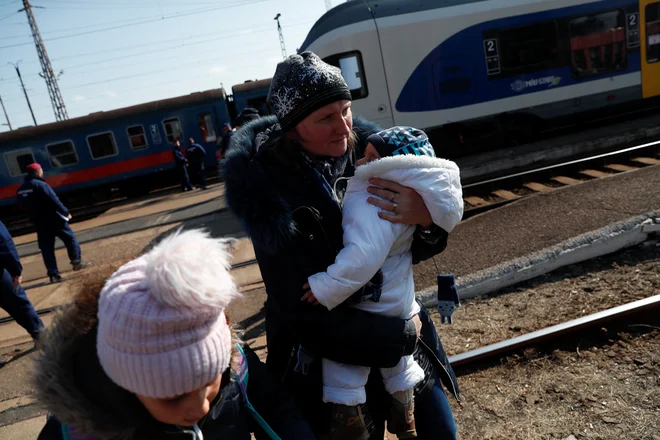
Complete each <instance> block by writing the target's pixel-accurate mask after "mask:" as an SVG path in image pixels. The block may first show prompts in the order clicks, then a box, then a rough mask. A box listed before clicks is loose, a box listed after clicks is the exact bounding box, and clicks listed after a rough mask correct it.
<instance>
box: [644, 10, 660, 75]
mask: <svg viewBox="0 0 660 440" xmlns="http://www.w3.org/2000/svg"><path fill="white" fill-rule="evenodd" d="M644 15H646V62H647V63H657V62H658V61H660V2H657V3H651V4H649V5H646V9H645V10H644Z"/></svg>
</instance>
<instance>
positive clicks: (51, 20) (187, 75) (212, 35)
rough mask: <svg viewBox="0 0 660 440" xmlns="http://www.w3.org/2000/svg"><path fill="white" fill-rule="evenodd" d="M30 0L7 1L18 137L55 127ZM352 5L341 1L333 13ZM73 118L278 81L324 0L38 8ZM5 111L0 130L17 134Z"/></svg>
mask: <svg viewBox="0 0 660 440" xmlns="http://www.w3.org/2000/svg"><path fill="white" fill-rule="evenodd" d="M22 1H23V0H0V97H2V100H3V102H4V104H5V107H6V109H7V114H8V116H9V120H10V122H11V124H12V127H13V128H14V129H16V128H18V127H23V126H28V125H34V124H33V122H32V117H31V115H30V111H29V109H28V105H27V102H26V100H25V97H24V95H23V91H22V89H21V87H20V83H19V81H18V77H17V74H16V70H15V69H14V67H13V66H12V65H10V64H9V63H10V62H11V63H16V62H18V61H19V60H22V62H21V63H20V64H19V68H20V70H21V75H22V77H23V81H24V82H25V87H26V89H27V91H28V95H29V97H30V103H31V104H32V108H33V110H34V114H35V117H36V119H37V123H38V124H45V123H49V122H54V121H55V116H54V114H53V110H52V107H51V105H50V99H49V96H48V90H47V88H46V83H45V81H44V80H43V79H42V78H41V77H40V76H39V73H40V72H41V67H40V65H39V59H38V57H37V52H36V48H35V46H34V43H33V40H32V37H31V34H30V28H29V26H28V23H27V18H26V14H25V12H21V13H16V11H17V10H18V9H21V8H22V7H23V5H22ZM343 2H344V0H333V1H332V4H333V6H336V5H337V4H339V3H343ZM31 4H32V5H33V6H34V7H36V6H43V7H44V8H45V9H36V8H35V9H33V11H34V12H35V17H36V20H37V24H38V26H39V30H40V31H41V36H42V38H43V39H44V42H45V45H46V50H47V52H48V56H49V58H50V60H51V63H52V66H53V70H54V71H55V72H60V71H61V70H63V71H64V73H63V74H62V75H61V76H60V77H59V80H58V81H59V86H60V91H61V92H62V96H63V98H64V102H65V105H66V108H67V112H68V114H69V117H70V118H73V117H77V116H84V115H87V114H89V113H93V112H96V111H106V110H111V109H116V108H121V107H126V106H129V105H133V104H139V103H143V102H149V101H154V100H159V99H164V98H169V97H174V96H180V95H185V94H188V93H192V92H197V91H203V90H208V89H213V88H217V87H220V86H221V85H222V86H224V87H225V90H226V91H227V93H228V94H229V93H231V86H233V85H236V84H240V83H242V82H244V81H245V80H247V79H262V78H270V77H271V76H272V75H273V72H274V71H275V66H276V64H277V63H278V62H279V61H281V60H282V52H281V49H280V43H279V37H278V33H277V23H276V21H275V20H274V18H275V16H276V15H277V14H278V13H280V14H282V16H281V17H280V23H281V24H282V29H283V33H284V42H285V45H286V51H287V54H292V53H295V51H296V49H297V48H298V47H300V45H301V44H302V42H303V41H304V39H305V37H306V35H307V32H308V31H309V29H310V28H311V27H312V25H313V24H314V22H315V21H316V20H317V19H319V18H320V17H321V16H322V15H323V14H324V13H325V11H326V9H325V1H324V0H186V1H182V0H139V1H137V0H31ZM4 124H6V120H5V118H4V114H2V113H1V109H0V131H6V130H8V129H9V128H8V127H7V126H6V125H4Z"/></svg>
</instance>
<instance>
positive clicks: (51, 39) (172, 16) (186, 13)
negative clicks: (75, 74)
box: [0, 0, 268, 49]
mask: <svg viewBox="0 0 660 440" xmlns="http://www.w3.org/2000/svg"><path fill="white" fill-rule="evenodd" d="M265 1H268V0H250V1H248V2H245V3H238V4H234V5H231V6H224V7H219V8H210V9H203V10H196V11H190V12H184V13H178V14H175V15H170V16H163V17H159V18H151V19H148V20H142V21H138V22H134V23H126V24H121V25H117V26H110V27H106V28H102V29H95V30H90V31H85V32H78V33H75V34H69V35H62V36H59V37H53V38H49V39H48V41H49V42H50V41H56V40H63V39H65V38H72V37H79V36H82V35H89V34H96V33H98V32H105V31H111V30H115V29H122V28H126V27H130V26H137V25H141V24H146V23H154V22H157V21H162V20H170V19H173V18H179V17H186V16H189V15H196V14H203V13H206V12H212V11H217V10H221V9H230V8H236V7H239V6H245V5H251V4H255V3H263V2H265ZM30 44H32V43H16V44H10V45H6V46H0V49H10V48H13V47H21V46H27V45H30Z"/></svg>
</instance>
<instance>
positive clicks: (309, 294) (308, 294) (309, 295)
mask: <svg viewBox="0 0 660 440" xmlns="http://www.w3.org/2000/svg"><path fill="white" fill-rule="evenodd" d="M303 290H306V292H305V294H304V295H303V297H302V298H300V301H306V302H308V303H310V304H312V305H315V306H318V305H321V303H320V302H319V301H318V300H317V299H316V297H315V296H314V292H312V291H311V290H309V283H305V285H304V286H303Z"/></svg>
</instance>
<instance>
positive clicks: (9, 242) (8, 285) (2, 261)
mask: <svg viewBox="0 0 660 440" xmlns="http://www.w3.org/2000/svg"><path fill="white" fill-rule="evenodd" d="M0 271H1V272H2V274H1V275H0V308H3V309H4V310H5V311H6V312H7V313H9V316H11V317H12V318H14V319H15V320H16V323H18V325H20V326H21V327H23V328H24V329H25V330H26V331H27V332H28V333H29V334H30V336H31V337H32V339H33V340H34V342H35V344H36V343H37V342H39V333H40V332H41V330H42V329H43V328H44V323H43V322H41V319H39V315H37V312H36V311H35V310H34V307H33V306H32V303H31V302H30V300H29V299H28V297H27V295H26V294H25V290H23V287H21V282H22V281H23V277H22V276H21V273H22V272H23V266H22V265H21V260H20V259H19V258H18V251H17V250H16V246H15V245H14V240H13V239H12V238H11V235H10V234H9V231H8V230H7V228H6V227H5V225H4V223H2V222H0Z"/></svg>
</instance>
